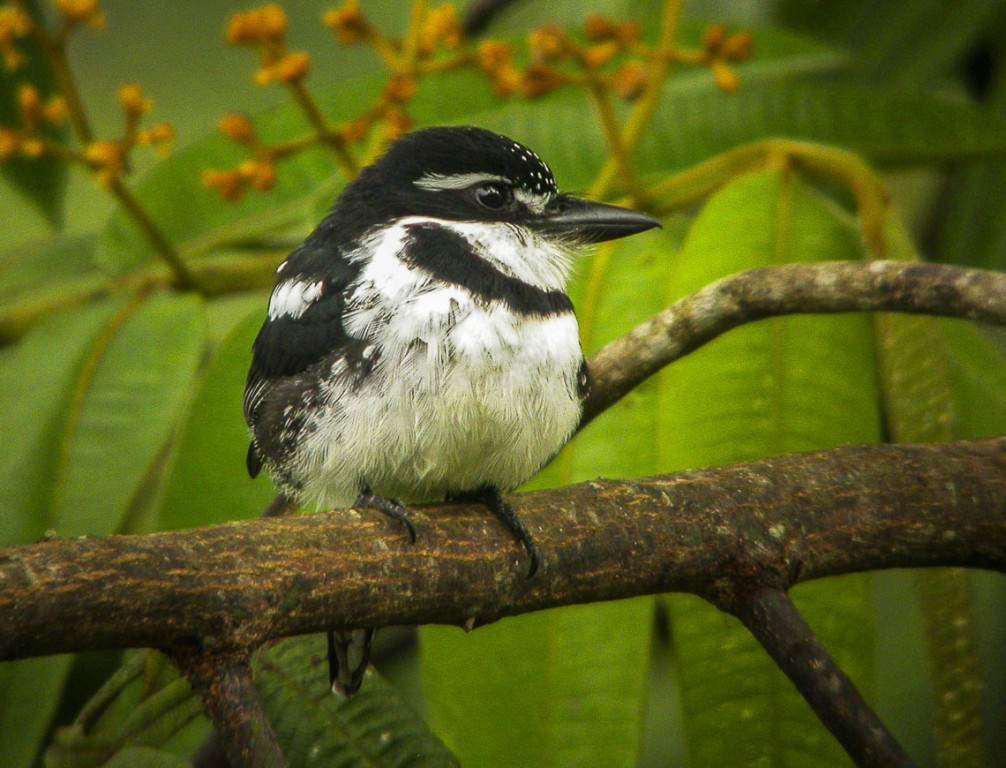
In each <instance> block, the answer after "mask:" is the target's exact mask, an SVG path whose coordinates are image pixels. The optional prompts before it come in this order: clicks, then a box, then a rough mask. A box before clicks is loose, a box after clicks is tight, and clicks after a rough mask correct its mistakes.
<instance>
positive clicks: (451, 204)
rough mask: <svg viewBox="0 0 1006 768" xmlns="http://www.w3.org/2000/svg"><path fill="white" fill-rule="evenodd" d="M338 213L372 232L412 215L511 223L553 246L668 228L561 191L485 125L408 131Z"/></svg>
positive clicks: (535, 161) (531, 158) (354, 186)
mask: <svg viewBox="0 0 1006 768" xmlns="http://www.w3.org/2000/svg"><path fill="white" fill-rule="evenodd" d="M335 213H337V214H341V215H339V218H340V219H342V220H343V221H344V222H345V221H352V222H353V223H354V225H355V226H357V227H360V229H361V230H365V229H367V228H369V227H373V226H378V225H385V224H389V223H391V222H393V221H395V220H397V219H403V218H406V217H428V218H433V219H441V220H444V221H453V222H468V223H505V224H510V225H514V226H516V227H521V228H527V229H528V230H530V232H531V233H533V234H536V235H538V236H539V237H540V238H542V239H544V240H546V241H556V242H560V243H565V244H581V243H598V242H602V241H605V240H613V239H615V238H619V237H625V236H627V235H632V234H635V233H637V232H643V231H645V230H647V229H651V228H653V227H658V226H660V222H659V221H658V220H657V219H655V218H653V217H652V216H648V215H646V214H644V213H639V212H638V211H633V210H630V209H627V208H620V207H617V206H613V205H607V204H604V203H596V202H591V201H587V200H583V199H580V198H577V197H573V196H571V195H566V194H562V193H560V192H559V190H558V187H557V186H556V183H555V178H554V177H553V176H552V172H551V170H549V167H548V166H547V165H546V164H545V163H544V161H543V160H542V159H541V158H540V157H538V155H537V154H535V153H534V152H533V151H532V150H530V149H528V148H527V147H525V146H524V145H523V144H520V143H518V142H516V141H514V140H513V139H509V138H507V137H506V136H501V135H499V134H497V133H493V132H491V131H487V130H484V129H481V128H473V127H441V128H427V129H424V130H420V131H415V132H413V133H408V134H405V135H404V136H402V137H400V138H399V139H397V140H396V141H395V142H393V143H392V144H391V146H390V147H389V148H388V151H387V152H386V153H385V154H384V155H383V156H382V157H381V158H380V159H379V160H378V161H377V162H376V163H374V164H373V165H371V166H369V167H367V168H365V169H364V170H363V171H362V172H361V173H360V175H359V176H358V177H357V178H356V179H355V180H354V181H353V182H352V183H351V184H350V185H349V186H348V187H347V188H346V190H345V191H344V192H343V194H342V196H341V197H340V199H339V201H338V203H337V205H336V210H335Z"/></svg>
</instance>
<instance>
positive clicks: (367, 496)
mask: <svg viewBox="0 0 1006 768" xmlns="http://www.w3.org/2000/svg"><path fill="white" fill-rule="evenodd" d="M353 506H355V507H366V508H367V509H376V510H377V511H378V512H380V513H382V514H384V515H387V516H388V517H390V518H391V519H392V520H397V521H398V522H399V523H401V524H402V525H404V526H405V529H406V530H407V531H408V532H409V541H410V543H412V544H415V543H416V529H415V527H414V526H413V525H412V521H411V520H410V519H409V508H408V507H406V506H405V505H404V504H402V502H400V501H399V500H398V499H389V498H387V497H386V496H380V495H378V494H376V493H371V491H370V489H369V488H367V487H364V489H363V490H362V491H361V492H360V495H359V496H357V497H356V504H354V505H353Z"/></svg>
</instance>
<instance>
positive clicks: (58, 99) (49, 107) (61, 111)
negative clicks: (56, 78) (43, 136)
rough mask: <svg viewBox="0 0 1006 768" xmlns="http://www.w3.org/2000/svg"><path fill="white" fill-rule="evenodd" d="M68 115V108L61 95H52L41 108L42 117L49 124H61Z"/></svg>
mask: <svg viewBox="0 0 1006 768" xmlns="http://www.w3.org/2000/svg"><path fill="white" fill-rule="evenodd" d="M69 116H70V108H69V107H67V105H66V99H64V98H63V97H62V96H53V97H52V98H51V99H49V101H48V102H47V103H46V105H45V106H44V107H43V108H42V118H43V119H44V120H45V121H46V122H47V123H49V125H61V124H63V123H65V122H66V119H67V118H68V117H69Z"/></svg>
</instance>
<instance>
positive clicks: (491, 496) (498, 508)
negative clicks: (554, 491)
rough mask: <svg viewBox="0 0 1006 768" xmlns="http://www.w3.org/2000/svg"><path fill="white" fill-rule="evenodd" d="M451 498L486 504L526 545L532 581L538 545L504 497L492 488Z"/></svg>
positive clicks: (536, 568)
mask: <svg viewBox="0 0 1006 768" xmlns="http://www.w3.org/2000/svg"><path fill="white" fill-rule="evenodd" d="M451 498H452V499H455V500H458V501H477V502H480V503H482V504H485V505H486V507H488V509H489V511H490V512H492V513H493V514H494V515H495V516H496V517H497V519H498V520H499V521H500V522H501V523H503V525H505V526H506V529H507V530H508V531H510V533H511V534H513V537H514V538H515V539H516V540H517V541H519V542H520V543H521V544H523V545H524V550H525V551H526V552H527V554H528V557H529V558H531V566H530V568H528V570H527V578H529V579H530V578H531V577H532V576H534V575H535V573H537V572H538V560H539V557H538V545H537V544H535V542H534V538H533V537H532V536H531V532H530V531H529V530H528V529H527V528H525V527H524V521H523V520H521V519H520V518H519V517H518V516H517V513H516V512H514V511H513V507H511V506H510V505H509V504H507V503H506V501H504V500H503V496H502V495H501V494H500V492H499V490H498V489H496V488H492V487H487V488H480V489H479V490H477V491H472V492H468V493H460V494H457V495H454V496H452V497H451Z"/></svg>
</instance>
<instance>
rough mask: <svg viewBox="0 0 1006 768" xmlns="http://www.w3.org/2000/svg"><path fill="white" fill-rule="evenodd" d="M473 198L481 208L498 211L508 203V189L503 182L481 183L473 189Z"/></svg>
mask: <svg viewBox="0 0 1006 768" xmlns="http://www.w3.org/2000/svg"><path fill="white" fill-rule="evenodd" d="M475 199H476V200H478V202H479V205H481V206H482V207H483V208H488V209H489V210H491V211H499V210H502V209H503V208H506V206H507V205H508V204H509V203H510V189H509V188H508V187H507V186H506V185H505V184H498V183H492V184H483V185H482V186H480V187H479V188H478V189H476V190H475Z"/></svg>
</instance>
